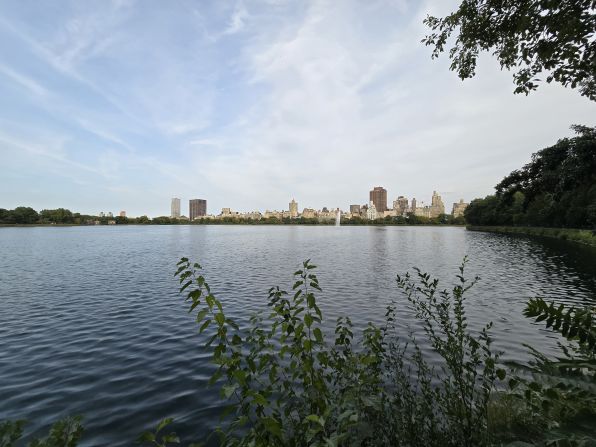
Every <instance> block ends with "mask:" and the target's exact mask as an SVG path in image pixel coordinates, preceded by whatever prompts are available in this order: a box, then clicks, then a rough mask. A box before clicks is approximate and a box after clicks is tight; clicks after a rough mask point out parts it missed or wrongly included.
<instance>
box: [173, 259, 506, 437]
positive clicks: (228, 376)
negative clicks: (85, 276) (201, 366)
mask: <svg viewBox="0 0 596 447" xmlns="http://www.w3.org/2000/svg"><path fill="white" fill-rule="evenodd" d="M315 268H316V267H315V266H314V265H312V264H311V263H310V261H305V262H304V263H303V264H302V267H301V268H300V269H299V270H298V271H296V272H295V273H294V276H295V282H294V284H293V286H292V289H291V292H287V291H285V290H282V289H280V288H279V287H273V288H271V289H270V290H269V298H268V307H269V312H268V313H265V314H263V313H259V314H256V315H254V316H253V317H252V318H251V320H250V326H249V327H248V328H246V329H243V330H241V329H240V328H239V327H238V325H237V324H236V323H235V322H234V320H233V319H231V318H230V317H229V316H228V315H226V313H225V311H224V307H223V305H222V303H221V301H219V300H218V299H217V298H216V297H215V296H214V295H213V293H212V292H211V289H210V287H209V285H208V283H207V282H206V280H205V277H204V276H203V275H202V274H201V273H200V272H201V266H200V265H199V264H196V263H195V264H191V262H190V261H189V260H188V259H187V258H182V259H181V260H180V262H179V263H178V270H177V271H176V275H177V276H178V277H179V280H180V284H181V287H180V292H181V293H184V294H185V295H186V301H187V302H188V303H189V312H191V313H195V314H196V320H197V324H198V325H199V332H200V333H202V334H204V336H205V337H206V338H207V342H206V346H207V347H209V348H210V349H211V350H212V352H213V361H214V363H215V364H216V365H217V366H218V369H217V371H216V372H215V373H214V375H213V376H212V377H211V380H210V383H211V384H216V383H217V384H219V386H220V393H221V396H222V398H223V399H225V400H227V401H228V402H229V406H228V407H227V410H226V412H225V414H224V416H227V419H226V422H225V423H224V424H223V425H222V426H221V427H219V428H217V429H216V431H215V432H214V435H217V436H218V437H219V441H220V443H221V444H222V445H290V446H291V445H294V446H301V445H312V446H319V445H321V446H322V445H325V446H340V445H341V446H348V445H350V446H351V445H353V446H361V445H397V446H400V445H403V446H418V445H420V446H422V445H424V446H433V445H434V446H461V445H464V446H473V445H474V446H475V445H486V444H488V442H489V440H490V434H489V431H488V420H487V418H488V404H489V401H490V396H491V393H492V392H493V389H494V382H495V380H496V379H497V377H500V378H504V377H505V372H504V371H503V370H498V369H497V361H498V356H497V355H496V354H494V353H492V351H491V349H490V338H489V336H488V331H489V329H490V325H487V326H486V327H485V328H484V329H483V330H482V331H481V332H480V333H479V334H473V333H472V332H471V331H470V330H469V329H468V327H467V320H466V315H465V303H464V301H465V299H464V295H465V293H466V292H467V291H468V290H469V289H470V288H471V287H472V286H473V285H474V283H475V281H472V282H469V281H468V280H466V279H465V277H464V265H462V266H461V268H460V275H458V282H457V284H456V285H455V286H454V287H453V288H452V290H451V291H448V290H441V289H439V282H438V280H436V279H431V278H430V276H429V275H428V274H425V273H422V272H420V271H417V272H416V280H417V281H414V280H413V279H412V278H411V277H410V275H409V274H407V275H405V276H404V277H403V278H402V277H398V286H399V288H400V289H401V290H402V291H403V292H404V293H405V295H406V296H407V298H408V301H409V303H410V305H411V307H412V309H413V310H414V311H415V314H416V316H417V318H418V320H419V321H420V322H421V323H422V326H423V327H424V332H425V335H426V338H427V341H428V344H429V345H430V346H431V347H432V349H433V350H434V352H435V353H436V355H438V357H439V358H440V359H441V363H440V368H439V369H435V368H433V367H431V366H430V364H429V363H428V359H426V358H425V356H424V355H423V354H422V350H421V349H420V348H419V346H418V342H417V340H416V339H415V338H414V337H413V336H412V335H410V337H409V338H408V339H407V342H405V343H404V342H402V341H400V338H399V336H400V333H399V330H398V329H397V327H396V319H397V318H398V312H397V308H396V307H395V305H390V306H389V307H388V308H387V312H386V315H385V317H386V322H385V324H384V325H383V326H382V327H377V326H375V325H373V324H371V323H369V325H368V327H367V328H366V329H365V330H364V332H363V333H362V336H361V338H359V339H355V338H354V334H353V329H352V323H351V321H350V319H349V318H339V319H338V320H337V323H336V327H335V331H334V333H335V340H334V341H333V342H330V341H328V334H326V332H325V331H324V330H323V328H322V326H321V322H322V318H323V314H322V311H321V309H320V308H319V306H318V304H317V301H316V297H315V293H316V292H320V291H321V288H320V286H319V281H318V278H317V276H316V274H315V273H314V270H315Z"/></svg>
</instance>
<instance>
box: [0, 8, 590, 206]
mask: <svg viewBox="0 0 596 447" xmlns="http://www.w3.org/2000/svg"><path fill="white" fill-rule="evenodd" d="M455 3H456V2H452V1H439V0H435V1H425V2H406V1H399V0H398V1H380V2H373V3H370V4H369V3H367V2H364V3H363V2H351V1H346V2H340V3H339V4H336V2H318V1H313V2H308V3H304V2H293V3H292V2H288V3H271V4H268V5H265V4H263V3H256V2H251V1H242V2H235V3H222V2H216V3H212V4H197V5H194V4H192V3H178V4H176V5H166V4H163V5H161V4H156V5H153V7H152V8H146V7H143V6H142V5H141V4H140V3H135V2H132V1H114V2H102V3H98V4H91V3H90V4H85V6H84V7H83V6H81V5H78V4H77V3H76V2H75V3H71V4H69V3H65V2H64V3H62V2H58V4H59V6H58V7H57V6H55V5H54V4H52V5H50V4H46V3H42V4H32V3H29V2H20V1H16V0H8V1H6V2H3V8H2V10H1V11H0V52H1V54H2V56H3V57H2V61H1V62H0V95H2V98H3V100H2V102H1V103H0V163H1V164H2V166H3V168H4V170H3V175H2V176H1V177H0V197H2V200H3V203H2V206H3V207H6V208H12V207H15V206H19V205H22V204H25V205H28V206H32V207H33V208H39V209H41V208H57V207H61V206H62V207H67V208H70V209H78V210H81V211H82V212H88V213H93V212H96V211H97V210H98V209H99V210H101V209H113V210H114V211H117V210H118V209H126V210H127V211H128V212H129V213H130V214H131V215H142V214H147V215H151V216H157V215H168V210H167V209H164V206H163V205H162V204H163V203H167V202H168V201H169V200H170V199H171V198H172V197H176V196H177V195H179V194H181V192H185V191H188V196H189V197H192V196H194V195H197V196H199V197H208V198H209V202H210V207H212V209H221V208H223V207H226V206H227V207H232V208H235V209H246V210H250V209H265V208H266V207H268V206H269V207H270V206H273V205H275V204H280V205H278V207H281V206H282V205H281V204H285V203H287V200H288V197H291V196H296V197H300V198H301V200H302V201H303V202H304V203H308V204H309V206H312V207H315V208H319V209H320V208H322V207H324V206H331V205H334V204H336V205H341V206H342V207H347V206H348V205H349V204H350V203H351V202H352V201H353V200H355V198H358V201H359V202H361V203H366V201H367V200H366V197H365V198H364V199H360V197H361V192H362V191H368V189H369V188H370V185H374V184H376V183H378V182H380V183H382V184H383V185H384V186H385V188H387V189H388V190H389V191H400V193H401V194H403V195H405V196H408V197H419V196H422V195H423V194H421V192H422V193H424V192H425V191H426V190H427V189H428V187H427V185H429V184H430V183H431V181H430V180H431V179H432V183H433V184H434V185H436V188H438V190H439V192H440V193H441V195H442V196H443V199H444V201H445V203H452V202H456V201H458V200H459V199H460V198H464V199H465V200H466V201H470V200H471V199H473V198H475V197H483V196H485V195H487V194H490V193H492V192H493V185H495V184H496V183H498V182H499V181H500V180H501V179H502V178H503V177H504V176H505V175H507V174H508V173H509V172H511V171H512V170H514V169H517V168H518V167H519V166H523V165H524V164H525V163H527V162H529V161H530V156H531V154H532V153H533V152H536V151H538V150H540V149H542V148H544V147H547V146H550V145H552V144H554V143H555V142H556V140H557V139H558V138H561V137H564V136H571V135H572V132H571V130H569V126H570V125H571V124H574V123H578V124H590V123H591V122H592V121H593V119H592V117H593V116H594V115H595V114H596V106H595V105H594V104H593V103H591V102H590V101H589V100H588V99H586V98H583V97H581V96H580V95H578V94H577V92H576V91H574V90H571V89H565V88H563V87H561V86H560V85H556V84H555V83H553V84H546V83H543V84H541V87H540V89H539V90H538V91H536V92H534V93H532V94H531V95H529V96H527V97H525V96H522V95H514V94H513V93H512V91H513V89H514V85H513V83H512V80H511V74H510V73H508V72H507V71H501V70H499V68H498V63H497V61H495V60H494V58H492V57H491V56H490V55H487V56H481V57H480V59H479V65H478V67H477V72H478V76H477V77H476V78H474V79H471V80H467V81H465V82H461V81H460V80H459V79H458V78H457V75H456V74H455V73H452V72H450V71H449V69H448V66H449V61H448V59H447V58H440V59H438V60H435V61H433V60H431V57H430V49H429V48H428V47H425V46H424V45H423V44H421V42H420V40H421V39H422V38H423V37H424V35H425V33H426V32H427V29H426V28H425V26H424V25H423V24H422V20H423V18H424V17H425V16H426V14H427V13H432V14H436V15H442V14H444V13H446V12H449V11H450V10H452V9H453V6H454V4H455ZM174 30H175V32H173V31H174ZM138 36H151V38H150V39H139V38H138ZM32 179H34V181H33V180H32ZM320 191H325V195H324V196H323V197H322V196H321V194H320ZM185 194H186V192H185ZM391 199H395V198H394V197H391ZM342 204H343V205H342ZM389 205H390V204H389ZM284 206H285V205H284Z"/></svg>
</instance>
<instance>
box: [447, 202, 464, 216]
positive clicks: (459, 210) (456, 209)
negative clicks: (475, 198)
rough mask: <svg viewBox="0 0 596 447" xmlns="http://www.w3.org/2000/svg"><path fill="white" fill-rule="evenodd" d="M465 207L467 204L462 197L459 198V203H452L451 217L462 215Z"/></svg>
mask: <svg viewBox="0 0 596 447" xmlns="http://www.w3.org/2000/svg"><path fill="white" fill-rule="evenodd" d="M467 207H468V204H467V203H465V202H464V199H459V203H454V204H453V211H451V214H453V217H459V216H463V215H464V211H465V210H466V208H467Z"/></svg>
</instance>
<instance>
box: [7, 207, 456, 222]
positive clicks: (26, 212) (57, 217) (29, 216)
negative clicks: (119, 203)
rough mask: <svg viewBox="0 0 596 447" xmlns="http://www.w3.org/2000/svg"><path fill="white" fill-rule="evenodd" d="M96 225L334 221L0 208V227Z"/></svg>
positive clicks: (407, 218) (410, 219)
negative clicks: (132, 214) (120, 214)
mask: <svg viewBox="0 0 596 447" xmlns="http://www.w3.org/2000/svg"><path fill="white" fill-rule="evenodd" d="M465 223H466V222H465V220H464V218H463V217H462V216H458V217H453V216H452V215H450V214H440V215H439V216H437V217H434V218H428V217H424V216H416V215H414V214H408V215H407V216H387V217H383V218H379V219H374V220H368V219H365V218H362V217H352V218H351V219H341V225H451V226H463V225H465ZM95 225H335V219H322V218H308V217H297V218H290V217H284V218H281V219H280V218H277V217H268V218H262V219H240V218H237V217H221V218H217V219H213V218H207V217H205V218H198V219H195V220H193V221H190V220H188V219H178V218H174V217H169V216H158V217H154V218H150V217H147V216H140V217H126V216H112V215H109V216H92V215H85V214H81V213H73V212H72V211H70V210H68V209H65V208H58V209H53V210H48V209H44V210H42V211H40V212H39V213H38V212H37V211H35V210H34V209H33V208H30V207H25V206H20V207H17V208H15V209H13V210H7V209H4V208H0V227H20V226H95Z"/></svg>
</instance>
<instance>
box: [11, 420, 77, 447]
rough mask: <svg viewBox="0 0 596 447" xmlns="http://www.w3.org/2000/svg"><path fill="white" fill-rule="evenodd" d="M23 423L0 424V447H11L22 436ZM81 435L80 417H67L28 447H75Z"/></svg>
mask: <svg viewBox="0 0 596 447" xmlns="http://www.w3.org/2000/svg"><path fill="white" fill-rule="evenodd" d="M24 425H25V421H22V420H21V421H5V422H1V423H0V447H13V446H16V442H17V441H18V440H19V439H21V436H22V435H23V426H24ZM82 435H83V426H82V425H81V417H80V416H75V417H67V418H65V419H61V420H59V421H58V422H56V423H55V424H54V425H52V427H51V428H50V433H49V434H48V436H47V437H45V438H43V439H34V440H33V441H31V442H30V443H29V444H27V445H28V447H75V446H76V445H77V443H78V442H79V440H80V439H81V436H82Z"/></svg>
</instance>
